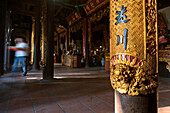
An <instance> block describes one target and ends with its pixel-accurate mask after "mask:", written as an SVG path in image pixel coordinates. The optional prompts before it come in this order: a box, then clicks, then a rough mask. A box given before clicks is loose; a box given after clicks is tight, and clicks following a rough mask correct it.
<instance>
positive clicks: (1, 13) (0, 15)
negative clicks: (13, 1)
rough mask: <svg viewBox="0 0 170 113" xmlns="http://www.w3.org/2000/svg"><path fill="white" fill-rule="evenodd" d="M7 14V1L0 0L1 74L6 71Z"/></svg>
mask: <svg viewBox="0 0 170 113" xmlns="http://www.w3.org/2000/svg"><path fill="white" fill-rule="evenodd" d="M5 14H6V1H5V0H1V1H0V52H1V55H0V75H2V74H3V71H4V39H5Z"/></svg>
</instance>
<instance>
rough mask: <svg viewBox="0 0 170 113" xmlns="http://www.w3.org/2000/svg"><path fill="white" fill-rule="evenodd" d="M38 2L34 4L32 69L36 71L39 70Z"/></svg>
mask: <svg viewBox="0 0 170 113" xmlns="http://www.w3.org/2000/svg"><path fill="white" fill-rule="evenodd" d="M40 27H41V26H40V1H39V0H37V2H36V15H35V37H34V63H33V69H36V70H38V69H39V68H40V66H39V61H40V31H41V29H40Z"/></svg>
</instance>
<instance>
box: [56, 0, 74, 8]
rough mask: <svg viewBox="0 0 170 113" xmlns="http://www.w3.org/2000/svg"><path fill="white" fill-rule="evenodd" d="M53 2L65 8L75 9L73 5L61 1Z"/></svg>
mask: <svg viewBox="0 0 170 113" xmlns="http://www.w3.org/2000/svg"><path fill="white" fill-rule="evenodd" d="M55 4H56V5H57V6H62V7H63V8H66V9H70V10H75V8H74V7H70V6H66V5H64V4H63V3H62V2H57V1H56V2H55Z"/></svg>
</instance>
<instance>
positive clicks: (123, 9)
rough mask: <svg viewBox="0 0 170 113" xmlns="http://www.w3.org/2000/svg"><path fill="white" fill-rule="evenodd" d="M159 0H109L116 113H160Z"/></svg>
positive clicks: (111, 77) (112, 75)
mask: <svg viewBox="0 0 170 113" xmlns="http://www.w3.org/2000/svg"><path fill="white" fill-rule="evenodd" d="M156 4H157V1H156V0H110V6H111V7H110V33H111V34H110V38H111V41H110V56H111V62H110V63H111V73H110V79H111V84H112V87H113V88H114V89H115V113H157V87H158V80H157V79H158V75H157V74H158V35H157V33H158V32H157V5H156Z"/></svg>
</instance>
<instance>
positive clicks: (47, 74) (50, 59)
mask: <svg viewBox="0 0 170 113" xmlns="http://www.w3.org/2000/svg"><path fill="white" fill-rule="evenodd" d="M54 12H55V0H47V54H46V55H47V56H46V66H45V67H44V68H43V79H47V80H48V79H53V76H54V56H53V54H54Z"/></svg>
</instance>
